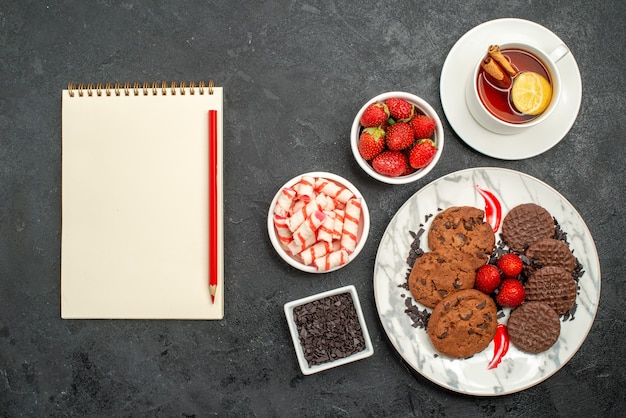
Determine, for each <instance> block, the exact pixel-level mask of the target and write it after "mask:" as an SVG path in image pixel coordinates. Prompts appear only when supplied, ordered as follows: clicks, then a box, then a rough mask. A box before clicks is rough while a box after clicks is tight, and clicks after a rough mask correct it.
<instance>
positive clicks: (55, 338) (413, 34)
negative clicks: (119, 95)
mask: <svg viewBox="0 0 626 418" xmlns="http://www.w3.org/2000/svg"><path fill="white" fill-rule="evenodd" d="M501 17H518V18H523V19H529V20H533V21H535V22H537V23H539V24H542V25H544V26H546V27H547V28H549V29H551V30H552V31H553V32H555V33H556V34H557V35H558V36H559V37H560V38H561V39H563V40H564V41H565V42H566V43H567V44H568V46H569V47H570V49H571V50H572V52H573V54H574V56H575V57H576V59H577V61H578V64H579V67H580V71H581V74H582V81H583V99H582V106H581V109H580V113H579V115H578V119H577V120H576V123H575V124H574V126H573V128H572V129H571V131H570V132H569V133H568V135H567V136H566V137H565V139H564V140H563V141H561V142H560V143H559V144H558V145H557V146H555V147H554V148H553V149H551V150H549V151H547V152H545V153H544V154H542V155H539V156H537V157H534V158H531V159H527V160H523V161H500V160H497V159H493V158H490V157H486V156H484V155H481V154H479V153H477V152H475V151H473V150H472V149H471V148H469V147H468V146H466V145H465V144H464V143H463V142H462V141H461V140H460V139H459V137H458V136H457V135H456V134H455V133H454V131H452V129H451V128H450V125H449V124H448V123H447V121H446V120H445V119H444V121H443V123H444V127H445V134H446V144H445V149H444V152H443V156H442V158H441V160H440V162H439V164H438V165H437V166H436V167H435V169H434V170H433V171H432V172H431V173H430V174H429V175H428V176H427V177H426V178H424V179H422V180H420V181H418V182H416V183H413V184H410V185H405V186H389V185H384V184H382V183H378V182H377V181H375V180H373V179H371V178H369V177H367V176H366V175H365V174H364V173H363V172H362V171H361V170H360V168H359V167H358V166H357V164H356V163H355V162H354V160H353V158H352V155H351V153H350V149H349V143H348V141H349V130H350V124H351V123H352V119H353V117H354V115H355V113H356V112H357V111H358V109H359V108H360V106H361V105H362V104H363V103H364V102H365V101H367V100H368V99H369V98H370V97H372V96H374V95H377V94H379V93H382V92H385V91H391V90H403V91H408V92H411V93H415V94H417V95H420V96H422V97H423V98H425V99H426V100H428V101H430V103H432V104H433V106H434V107H435V108H436V110H437V111H438V112H439V114H440V115H441V116H442V118H443V116H444V114H443V110H442V108H441V100H440V97H439V76H440V73H441V68H442V65H443V62H444V60H445V58H446V56H447V54H448V51H449V50H450V48H451V47H452V46H453V45H454V43H455V42H456V41H457V40H458V39H459V37H461V36H462V35H463V34H464V33H465V32H467V31H468V30H469V29H471V28H472V27H474V26H476V25H478V24H480V23H483V22H485V21H488V20H491V19H495V18H501ZM625 32H626V3H624V2H622V1H621V0H614V1H606V2H588V1H542V2H539V1H529V0H526V1H524V0H511V1H509V2H507V3H506V4H505V3H503V2H491V1H479V0H471V1H459V2H452V1H441V2H423V1H419V2H409V1H385V2H376V1H361V2H325V1H315V0H313V1H309V2H300V1H291V2H288V1H271V2H239V1H213V2H205V1H194V2H153V1H124V2H113V1H104V0H102V1H91V2H82V1H63V2H38V1H13V2H12V1H0V54H1V55H0V83H1V86H0V144H1V145H0V173H1V174H0V231H1V234H0V412H1V413H2V415H4V416H11V417H12V416H85V415H88V416H93V415H100V416H106V415H116V416H193V415H195V416H207V415H221V416H455V415H464V416H505V415H506V416H527V417H531V416H532V417H538V416H618V415H623V414H624V413H625V412H626V391H625V390H624V388H625V387H626V377H625V370H626V360H625V354H626V353H625V349H624V320H625V319H626V315H625V314H624V300H625V299H626V292H625V289H626V286H624V244H625V242H626V241H625V240H624V238H623V233H624V231H625V230H626V222H625V220H624V214H625V209H624V204H625V203H626V202H625V198H624V184H625V183H624V174H625V170H624V164H625V161H626V155H625V152H624V149H625V147H624V141H625V140H626V135H625V133H624V132H626V126H625V121H626V117H625V116H624V115H625V114H626V106H625V104H624V100H625V99H624V97H625V96H624V91H625V89H626V75H625V70H626V66H625V65H624V63H625V62H626V53H625V52H626V47H625V46H624V45H625V43H624V33H625ZM208 79H214V80H215V81H216V83H217V84H218V85H221V86H223V87H224V89H225V90H224V91H225V119H224V122H225V129H224V138H225V202H224V206H225V236H226V267H225V268H226V275H227V284H226V288H225V293H226V294H225V297H226V315H225V318H224V320H222V321H216V322H206V321H197V322H193V321H108V320H100V321H78V320H74V321H64V320H61V319H60V316H59V312H60V310H59V297H60V295H59V287H60V267H59V266H60V231H61V211H60V209H61V208H60V202H61V193H62V190H61V154H62V150H61V90H62V89H63V88H65V87H66V86H67V83H68V82H76V83H79V82H85V83H88V82H124V81H131V82H133V81H161V80H168V81H199V80H208ZM459 100H463V99H462V96H461V92H459ZM105 122H109V123H114V121H103V123H105ZM138 122H139V123H140V121H138ZM164 123H176V121H164ZM480 166H497V167H505V168H510V169H515V170H518V171H522V172H524V173H528V174H530V175H532V176H535V177H537V178H539V179H541V180H543V181H545V182H546V183H548V184H549V185H551V186H553V187H554V188H556V189H557V190H559V191H560V192H561V193H562V194H563V195H564V196H565V197H566V198H567V199H568V200H569V201H570V202H571V203H572V204H573V205H574V206H575V207H576V208H577V209H578V211H579V212H580V213H581V215H582V216H583V218H584V219H585V220H586V222H587V225H588V226H589V229H590V230H591V233H592V235H593V236H594V239H595V242H596V245H597V249H598V253H599V255H600V263H601V268H602V293H601V300H600V308H599V311H598V313H597V317H596V321H595V323H594V325H593V328H592V330H591V333H590V334H589V336H588V338H587V340H586V341H585V343H584V344H583V345H582V347H581V349H580V350H579V351H578V353H577V354H576V355H575V356H574V357H573V358H572V360H571V361H570V362H569V363H568V364H567V365H565V366H564V367H563V368H562V369H561V370H560V371H559V372H557V373H556V374H555V375H554V376H553V377H551V378H550V379H548V380H547V381H545V382H543V383H541V384H539V385H537V386H535V387H533V388H531V389H528V390H526V391H523V392H520V393H517V394H513V395H508V396H502V397H494V398H475V397H470V396H463V395H459V394H456V393H453V392H450V391H448V390H446V389H443V388H440V387H438V386H436V385H434V384H432V383H430V382H429V381H428V380H426V379H425V378H423V377H421V376H420V375H417V374H415V373H414V372H412V371H411V370H410V368H408V367H407V366H406V365H405V364H404V363H403V361H402V359H401V358H400V357H399V355H397V353H396V352H395V350H394V349H393V347H392V346H391V344H390V342H389V340H388V339H387V337H386V335H385V333H384V331H383V329H382V327H381V325H380V323H379V321H378V316H377V313H376V307H375V303H374V296H373V288H372V272H373V265H374V259H375V255H376V251H377V248H378V243H379V240H380V238H381V236H382V234H383V231H384V229H385V227H386V225H387V224H388V222H389V221H390V220H391V218H392V217H393V215H394V214H395V212H396V211H397V209H398V208H399V207H400V206H401V205H402V204H403V203H404V202H405V201H406V200H407V199H408V198H409V197H410V196H411V195H413V194H414V193H415V192H416V191H417V190H418V189H420V188H421V187H423V186H424V185H426V184H427V183H429V182H431V181H433V180H435V179H436V178H439V177H441V176H443V175H445V174H447V173H450V172H453V171H457V170H460V169H464V168H468V167H480ZM313 170H324V171H331V172H335V173H337V174H339V175H342V176H345V177H347V178H348V179H350V180H351V181H352V182H353V183H354V184H355V185H356V186H357V187H358V188H359V189H360V190H361V192H362V193H363V194H364V195H365V197H366V199H367V203H368V206H369V209H370V212H371V216H372V227H371V232H370V237H369V240H368V242H367V244H366V246H365V249H364V251H363V252H362V253H361V255H360V256H359V257H358V259H357V261H356V262H354V263H352V264H350V265H349V266H348V267H346V268H344V269H342V270H339V271H337V272H334V273H330V274H325V275H308V274H305V273H301V272H299V271H296V270H294V269H292V268H291V267H289V266H288V265H287V264H286V263H284V262H283V261H282V260H281V259H280V258H279V257H278V256H277V255H276V253H275V252H274V250H273V249H272V247H271V246H270V243H269V240H268V238H267V232H266V216H267V211H268V206H269V203H270V200H271V199H272V197H273V195H274V193H275V192H276V190H277V188H278V187H279V186H280V185H282V184H283V183H284V182H285V181H287V180H288V179H290V178H292V177H294V176H296V175H298V174H300V173H303V172H306V171H313ZM346 284H354V285H355V286H356V287H357V290H358V292H359V295H360V298H361V303H362V306H363V309H364V312H365V316H366V320H367V324H368V325H369V328H370V332H371V336H372V339H373V343H374V346H375V354H374V356H373V357H371V358H369V359H367V360H363V361H360V362H356V363H353V364H351V365H348V366H344V367H341V368H338V369H334V370H332V371H328V372H324V373H321V374H317V375H313V376H303V375H302V374H301V373H300V371H299V369H298V366H297V363H296V358H295V354H294V351H293V346H292V343H291V340H290V337H289V335H288V330H287V326H286V322H285V318H284V315H283V311H282V307H283V304H284V303H285V302H287V301H290V300H293V299H297V298H300V297H303V296H308V295H310V294H312V293H317V292H320V291H323V290H328V289H331V288H335V287H338V286H340V285H346Z"/></svg>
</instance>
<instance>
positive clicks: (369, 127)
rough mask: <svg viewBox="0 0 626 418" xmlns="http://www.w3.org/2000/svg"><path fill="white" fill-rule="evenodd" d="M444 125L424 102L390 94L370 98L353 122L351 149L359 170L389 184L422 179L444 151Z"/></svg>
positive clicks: (394, 92) (401, 94) (398, 94)
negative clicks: (359, 167)
mask: <svg viewBox="0 0 626 418" xmlns="http://www.w3.org/2000/svg"><path fill="white" fill-rule="evenodd" d="M443 143H444V135H443V126H442V124H441V120H440V119H439V116H438V115H437V112H436V111H435V109H433V107H432V106H431V105H430V104H428V102H426V101H425V100H424V99H422V98H421V97H419V96H416V95H414V94H411V93H406V92H401V91H392V92H387V93H383V94H379V95H378V96H375V97H373V98H372V99H370V100H369V101H368V102H367V103H365V104H364V105H363V107H361V109H360V110H359V112H358V113H357V114H356V116H355V118H354V121H353V122H352V130H351V132H350V146H351V148H352V154H353V155H354V158H355V159H356V161H357V163H358V164H359V165H360V166H361V168H362V169H363V170H364V171H365V172H366V173H367V174H369V175H370V176H372V177H374V178H375V179H377V180H379V181H382V182H384V183H389V184H406V183H410V182H413V181H416V180H419V179H421V178H422V177H424V176H425V175H426V174H428V173H429V172H430V171H431V170H432V169H433V167H434V166H435V165H436V164H437V161H439V158H440V157H441V154H442V152H443Z"/></svg>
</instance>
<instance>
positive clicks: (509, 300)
mask: <svg viewBox="0 0 626 418" xmlns="http://www.w3.org/2000/svg"><path fill="white" fill-rule="evenodd" d="M525 297H526V292H525V291H524V285H523V284H522V282H520V281H519V280H517V279H504V280H503V281H502V285H501V286H500V291H499V292H498V294H497V295H496V302H498V305H500V306H502V307H503V308H516V307H518V306H519V305H521V304H522V303H523V302H524V298H525Z"/></svg>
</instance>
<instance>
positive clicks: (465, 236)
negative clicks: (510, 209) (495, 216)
mask: <svg viewBox="0 0 626 418" xmlns="http://www.w3.org/2000/svg"><path fill="white" fill-rule="evenodd" d="M484 218H485V212H484V211H483V210H481V209H478V208H475V207H472V206H453V207H450V208H448V209H446V210H444V211H442V212H440V213H438V214H437V215H436V216H435V218H434V219H433V221H432V223H431V225H430V229H429V231H428V246H429V247H430V249H431V250H433V251H435V250H444V249H450V248H453V249H456V250H460V251H463V252H464V253H467V254H469V255H471V256H472V257H473V258H474V260H473V262H472V267H473V268H474V270H476V269H478V268H479V267H480V266H481V265H483V264H485V263H486V262H487V259H488V258H489V255H490V254H491V252H492V251H493V248H494V245H495V240H496V237H495V234H494V233H493V229H492V228H491V225H489V224H488V223H486V222H485V220H484Z"/></svg>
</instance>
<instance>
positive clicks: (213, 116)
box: [208, 110, 218, 303]
mask: <svg viewBox="0 0 626 418" xmlns="http://www.w3.org/2000/svg"><path fill="white" fill-rule="evenodd" d="M208 174H209V292H211V303H215V291H216V290H217V275H218V262H217V256H218V248H217V241H218V239H217V235H218V230H217V228H218V225H217V223H218V222H217V205H218V202H217V110H209V173H208Z"/></svg>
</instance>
